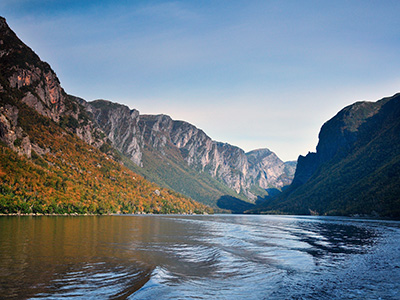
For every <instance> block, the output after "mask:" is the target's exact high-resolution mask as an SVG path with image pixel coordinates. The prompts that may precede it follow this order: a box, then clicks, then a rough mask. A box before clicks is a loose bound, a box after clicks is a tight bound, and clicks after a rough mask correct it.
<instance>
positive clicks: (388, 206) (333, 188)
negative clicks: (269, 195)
mask: <svg viewBox="0 0 400 300" xmlns="http://www.w3.org/2000/svg"><path fill="white" fill-rule="evenodd" d="M257 211H258V212H268V211H269V212H272V211H275V212H284V213H295V214H310V213H315V214H332V215H355V214H361V215H372V216H381V217H390V218H400V94H397V95H394V96H393V97H389V98H384V99H382V100H380V101H378V102H357V103H355V104H353V105H350V106H348V107H346V108H344V109H343V110H342V111H340V112H339V113H338V114H337V115H336V116H335V117H333V118H332V119H331V120H329V121H328V122H326V123H325V124H324V126H323V127H322V128H321V132H320V135H319V143H318V146H317V152H316V153H309V154H308V155H307V156H306V157H302V156H300V157H299V160H298V166H297V170H296V174H295V178H294V180H293V183H292V185H291V186H290V187H289V188H288V189H287V190H286V191H285V192H284V193H283V194H282V195H280V196H278V197H276V198H274V199H273V200H270V201H267V202H266V203H264V204H263V205H262V206H261V207H260V208H259V209H258V210H257Z"/></svg>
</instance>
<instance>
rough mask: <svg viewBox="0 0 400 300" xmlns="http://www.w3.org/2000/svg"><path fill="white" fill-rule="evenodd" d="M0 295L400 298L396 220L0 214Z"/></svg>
mask: <svg viewBox="0 0 400 300" xmlns="http://www.w3.org/2000/svg"><path fill="white" fill-rule="evenodd" d="M0 298H5V299H13V298H14V299H41V298H44V299H69V298H71V299H125V298H128V299H244V298H246V299H400V222H394V221H393V222H392V221H373V220H353V219H347V218H329V217H294V216H293V217H288V216H285V217H283V216H254V215H251V216H246V215H244V216H242V215H214V216H82V217H67V216H65V217H61V216H59V217H45V216H42V217H1V218H0Z"/></svg>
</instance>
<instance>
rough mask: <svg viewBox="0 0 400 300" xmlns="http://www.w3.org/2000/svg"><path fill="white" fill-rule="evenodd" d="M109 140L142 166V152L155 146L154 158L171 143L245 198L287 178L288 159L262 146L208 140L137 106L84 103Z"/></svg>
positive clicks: (192, 128)
mask: <svg viewBox="0 0 400 300" xmlns="http://www.w3.org/2000/svg"><path fill="white" fill-rule="evenodd" d="M86 107H87V110H88V111H89V112H91V113H92V114H93V117H94V119H95V120H96V122H97V124H98V125H99V127H100V128H101V129H102V130H103V131H104V132H105V133H106V135H107V137H108V138H109V139H110V140H111V141H112V143H113V145H114V146H115V147H116V148H117V149H118V150H119V151H121V152H122V153H124V154H125V155H127V156H129V157H130V159H131V160H132V161H133V162H134V163H135V164H136V165H138V166H143V161H142V156H143V153H144V152H146V151H149V150H148V149H151V151H154V150H155V151H157V152H158V153H159V154H160V159H162V157H163V156H165V155H168V154H167V153H168V151H167V149H168V148H169V147H173V148H175V149H177V150H178V151H177V152H178V153H180V156H181V159H182V160H183V161H184V162H185V163H186V164H187V165H189V166H190V167H191V168H193V169H195V170H196V171H197V172H199V173H202V172H206V173H208V174H209V175H211V176H212V177H214V178H216V179H218V180H219V181H220V182H222V183H223V184H225V185H226V186H228V187H229V188H231V189H233V190H234V191H235V192H236V193H238V194H239V193H242V194H244V195H245V196H246V197H248V198H249V199H252V200H254V199H256V197H257V195H256V194H255V193H253V192H252V191H251V188H252V187H253V186H257V187H259V188H262V189H267V188H272V187H273V188H278V189H280V188H282V187H283V186H285V185H288V184H290V183H291V180H292V178H293V175H294V168H295V165H294V164H285V163H284V162H283V161H281V160H280V159H279V158H278V157H277V156H276V155H275V154H274V153H273V152H271V151H270V150H268V149H260V150H255V151H252V152H249V153H247V154H246V153H245V152H244V151H243V150H242V149H240V148H238V147H235V146H232V145H229V144H227V143H219V142H216V141H213V140H212V139H211V138H210V137H209V136H207V135H206V134H205V133H204V132H203V131H202V130H201V129H198V128H196V127H195V126H193V125H191V124H189V123H187V122H184V121H174V120H172V119H171V118H170V117H169V116H166V115H140V114H139V112H138V111H137V110H130V109H129V108H128V107H126V106H124V105H120V104H116V103H112V102H109V101H104V100H96V101H93V102H90V103H88V104H87V105H86Z"/></svg>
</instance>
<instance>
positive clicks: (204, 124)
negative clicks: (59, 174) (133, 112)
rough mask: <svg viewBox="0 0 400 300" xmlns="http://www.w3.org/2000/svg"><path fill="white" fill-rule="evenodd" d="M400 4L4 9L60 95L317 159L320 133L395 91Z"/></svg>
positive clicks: (0, 5)
mask: <svg viewBox="0 0 400 300" xmlns="http://www.w3.org/2000/svg"><path fill="white" fill-rule="evenodd" d="M399 13H400V1H367V0H364V1H118V0H117V1H111V0H110V1H77V0H63V1H57V0H2V1H1V2H0V15H2V16H4V17H5V18H6V19H7V21H8V24H9V25H10V26H11V27H12V29H13V30H14V31H15V32H16V33H17V35H18V36H19V37H20V38H21V39H22V40H23V41H24V42H25V43H26V44H28V45H29V46H30V47H31V48H32V49H33V50H34V51H35V52H36V53H37V54H38V55H39V56H40V57H41V58H42V59H43V60H45V61H47V62H49V63H50V64H51V66H52V67H53V69H54V70H55V72H56V73H57V75H58V77H59V78H60V81H61V84H62V86H63V87H64V88H65V90H66V91H67V92H68V93H70V94H73V95H76V96H80V97H82V98H84V99H86V100H94V99H99V98H102V99H108V100H112V101H115V102H119V103H123V104H126V105H128V106H129V107H131V108H136V109H138V110H139V111H140V112H141V113H151V114H158V113H165V114H168V115H170V116H171V117H172V118H174V119H179V120H185V121H188V122H190V123H192V124H194V125H196V126H197V127H199V128H201V129H203V130H204V131H205V132H206V133H207V134H208V135H209V136H210V137H211V138H213V139H215V140H218V141H222V142H228V143H231V144H233V145H237V146H239V147H241V148H243V149H244V150H246V151H250V150H252V149H256V148H264V147H266V148H269V149H271V150H272V151H274V152H275V153H276V154H277V155H278V156H279V157H281V158H282V159H283V160H295V159H297V157H298V155H299V154H302V155H305V154H306V153H307V152H308V151H315V146H316V144H317V141H318V132H319V130H320V128H321V126H322V124H323V123H324V122H325V121H327V120H328V119H329V118H331V117H333V116H334V115H335V114H336V113H337V112H338V111H339V110H340V109H341V108H343V107H344V106H346V105H349V104H351V103H353V102H355V101H358V100H378V99H380V98H382V97H385V96H390V95H392V94H394V93H396V92H398V91H400V59H399V58H400V18H399Z"/></svg>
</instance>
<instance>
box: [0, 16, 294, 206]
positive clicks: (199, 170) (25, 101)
mask: <svg viewBox="0 0 400 300" xmlns="http://www.w3.org/2000/svg"><path fill="white" fill-rule="evenodd" d="M0 66H1V73H0V97H1V105H0V140H1V141H2V142H4V143H5V144H7V145H8V146H9V147H10V148H12V149H13V150H15V151H16V152H18V153H19V154H20V155H26V156H28V157H30V156H31V153H32V150H33V151H34V152H35V154H39V155H44V154H47V153H49V149H45V148H43V145H39V144H38V143H37V142H35V141H34V140H33V139H32V138H31V137H30V136H29V135H28V134H27V133H26V132H25V131H26V130H25V131H24V130H23V129H22V128H25V129H26V128H27V127H21V126H20V124H18V122H19V120H20V119H21V118H20V116H19V114H20V113H21V109H22V108H23V105H27V106H28V107H30V108H32V109H34V110H35V111H36V112H38V113H39V114H40V115H41V116H43V117H45V118H48V119H50V120H52V122H54V123H55V124H58V125H59V126H61V127H62V128H63V129H64V130H67V131H68V132H70V133H74V134H76V135H77V136H78V137H79V138H80V139H82V140H83V141H84V142H86V143H88V144H89V145H93V146H95V147H97V148H99V149H100V150H102V151H103V152H107V153H109V152H110V153H114V154H115V156H114V157H117V156H118V154H117V153H115V152H114V151H115V150H114V148H113V147H115V148H116V149H118V150H119V151H120V152H121V153H123V154H124V155H125V156H127V157H129V159H130V161H132V162H133V163H134V164H135V165H136V166H138V167H139V168H140V169H138V170H140V171H142V170H143V175H145V176H148V177H149V178H151V179H153V180H154V181H156V182H159V183H160V184H165V186H167V187H172V188H173V189H175V190H177V191H179V192H182V193H185V194H187V195H189V196H191V197H193V198H194V199H200V198H201V199H207V198H210V197H220V196H224V195H230V196H237V197H239V198H241V199H251V200H255V199H256V198H257V196H260V195H261V196H264V195H265V193H266V192H265V189H267V188H270V187H275V188H281V187H283V186H285V185H287V184H289V183H290V180H291V178H292V177H293V174H292V173H293V172H292V170H293V166H289V167H288V166H285V164H284V163H283V162H282V161H280V160H279V158H278V157H276V155H275V154H273V153H272V152H270V151H269V150H257V151H253V152H251V153H249V154H246V153H245V152H244V151H243V150H242V149H240V148H238V147H235V146H232V145H229V144H226V143H219V142H216V141H213V140H212V139H211V138H210V137H208V136H207V135H206V134H205V133H204V132H203V131H202V130H200V129H198V128H196V127H195V126H193V125H191V124H189V123H187V122H183V121H175V120H172V119H171V118H170V117H169V116H166V115H157V116H153V115H140V114H139V112H138V111H137V110H131V109H129V108H128V107H126V106H123V105H119V104H115V103H111V102H108V101H100V100H99V101H94V102H90V103H87V102H86V101H85V100H83V99H80V98H78V97H74V96H71V95H68V94H66V93H65V91H64V90H63V89H62V87H61V85H60V82H59V80H58V78H57V76H56V74H55V73H54V71H53V70H52V69H51V67H50V66H49V65H48V64H47V63H45V62H43V61H41V60H40V58H39V57H38V56H37V55H36V54H35V53H34V52H33V51H32V50H31V49H30V48H29V47H28V46H26V45H25V44H24V43H23V42H22V41H20V40H19V39H18V37H17V36H16V35H15V33H14V32H13V31H12V30H11V29H10V28H9V27H8V25H7V24H6V21H5V19H4V18H0ZM43 122H45V123H46V122H48V121H47V120H45V119H44V120H43ZM24 125H25V126H26V125H28V124H24ZM28 126H29V125H28ZM110 153H109V154H110ZM121 159H123V158H121ZM188 178H190V180H189V179H188ZM184 179H185V180H186V181H185V180H184ZM192 186H197V187H196V191H195V192H194V191H191V192H187V191H188V189H191V188H192ZM213 195H214V196H213ZM216 200H217V199H215V202H216Z"/></svg>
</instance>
